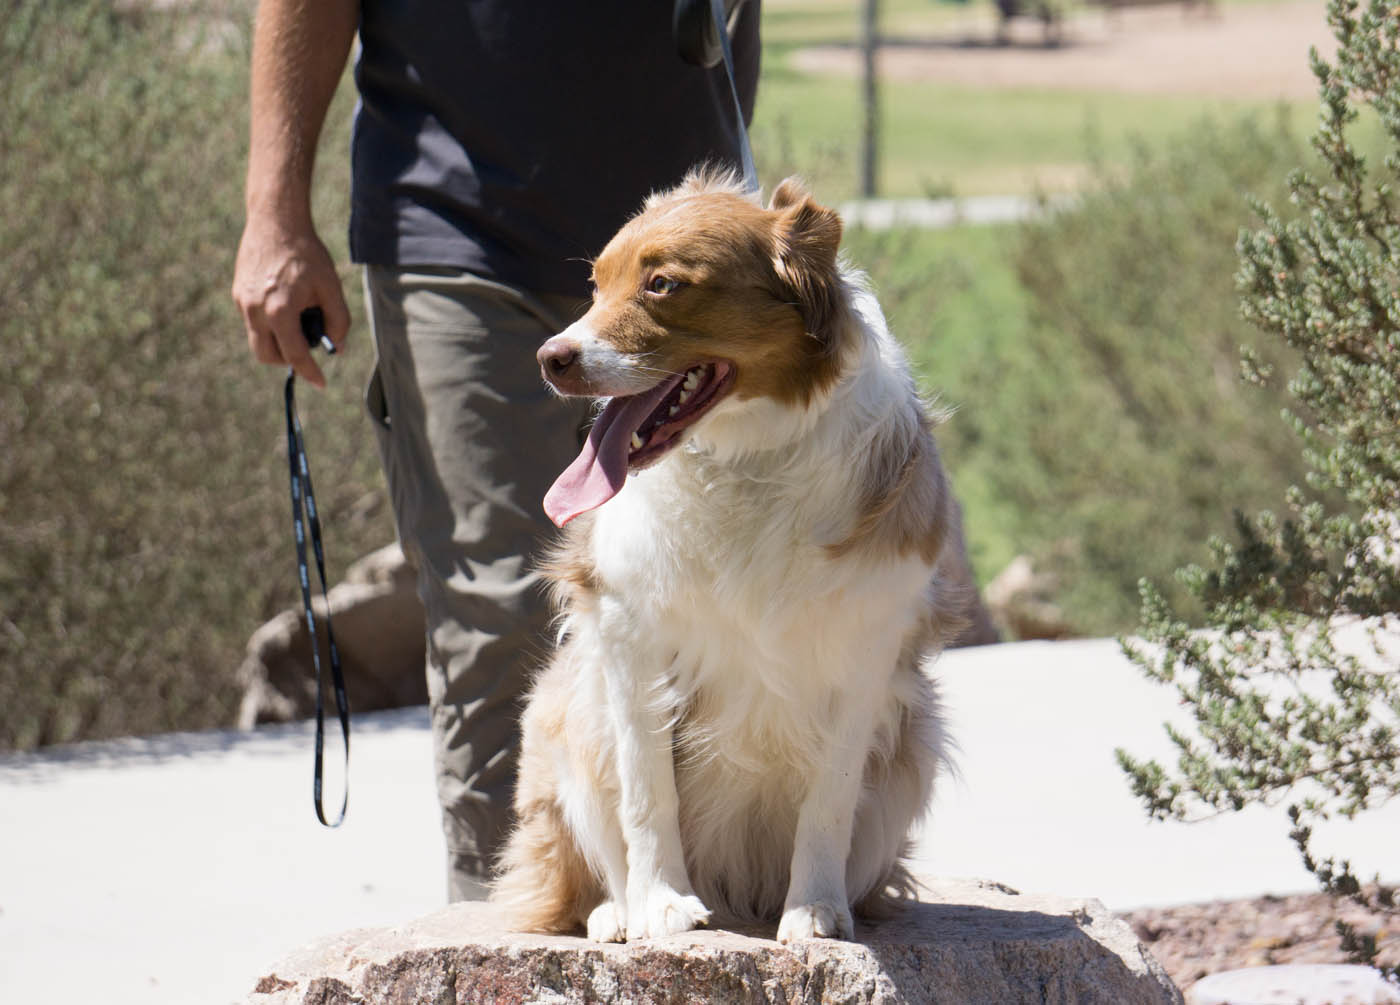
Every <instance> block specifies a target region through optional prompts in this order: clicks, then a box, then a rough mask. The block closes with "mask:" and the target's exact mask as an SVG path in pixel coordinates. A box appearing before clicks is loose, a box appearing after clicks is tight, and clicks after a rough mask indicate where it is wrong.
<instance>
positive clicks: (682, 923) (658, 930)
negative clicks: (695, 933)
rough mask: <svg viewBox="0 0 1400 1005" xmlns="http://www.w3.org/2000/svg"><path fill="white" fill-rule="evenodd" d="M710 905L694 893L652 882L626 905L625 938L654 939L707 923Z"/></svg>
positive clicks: (686, 930)
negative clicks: (642, 894) (636, 898)
mask: <svg viewBox="0 0 1400 1005" xmlns="http://www.w3.org/2000/svg"><path fill="white" fill-rule="evenodd" d="M709 920H710V909H709V908H708V907H706V906H705V905H704V904H702V903H701V902H700V898H699V897H697V896H695V895H694V894H684V893H677V892H676V891H675V890H673V889H671V888H670V887H669V886H654V887H652V888H651V889H650V890H648V891H646V893H645V894H644V896H643V897H640V898H638V902H637V903H636V904H629V905H628V908H627V938H628V939H653V938H656V937H658V936H661V935H675V934H677V933H678V932H688V931H690V930H691V929H692V928H696V927H698V926H700V925H704V924H706V923H708V922H709Z"/></svg>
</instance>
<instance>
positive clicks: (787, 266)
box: [768, 178, 841, 351]
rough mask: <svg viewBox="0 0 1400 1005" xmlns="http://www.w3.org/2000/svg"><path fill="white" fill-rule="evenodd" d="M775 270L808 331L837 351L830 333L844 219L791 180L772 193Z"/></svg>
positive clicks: (770, 207) (835, 306)
mask: <svg viewBox="0 0 1400 1005" xmlns="http://www.w3.org/2000/svg"><path fill="white" fill-rule="evenodd" d="M768 208H769V210H770V211H773V212H775V213H777V214H778V216H777V218H776V220H775V221H774V224H773V269H774V271H775V272H776V273H777V275H778V279H779V280H780V281H781V282H782V284H783V285H784V286H785V287H786V288H787V290H788V291H789V292H790V293H791V295H792V299H793V302H794V303H795V304H796V305H797V309H798V310H799V311H801V312H802V320H803V322H804V324H805V325H806V328H807V331H808V332H810V333H811V334H812V335H814V336H815V337H816V338H818V339H819V340H821V342H822V343H823V345H824V346H826V347H827V349H828V350H829V351H834V350H835V339H834V337H833V333H832V331H831V326H832V322H833V321H834V320H835V316H836V309H837V305H838V304H839V303H840V296H839V290H840V283H841V275H840V267H839V266H838V265H837V261H836V251H837V249H838V248H839V247H840V245H841V218H840V217H839V216H837V215H836V213H835V211H833V210H830V209H827V208H826V207H825V206H819V205H817V203H816V202H815V201H813V199H812V197H811V196H810V195H809V194H808V193H807V190H806V189H805V188H804V187H803V186H802V183H801V182H799V181H798V180H797V179H795V178H788V179H787V180H785V181H784V182H782V183H781V184H780V185H779V186H778V187H777V188H776V189H774V191H773V198H772V200H771V201H770V202H769V205H768Z"/></svg>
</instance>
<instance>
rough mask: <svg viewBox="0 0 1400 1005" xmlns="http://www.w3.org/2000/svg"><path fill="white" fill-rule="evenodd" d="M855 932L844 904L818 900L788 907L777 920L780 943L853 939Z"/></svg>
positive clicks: (849, 912) (848, 909)
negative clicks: (797, 940)
mask: <svg viewBox="0 0 1400 1005" xmlns="http://www.w3.org/2000/svg"><path fill="white" fill-rule="evenodd" d="M855 934H856V929H855V924H854V922H852V921H851V911H850V908H848V907H846V905H844V904H842V905H841V906H839V907H836V906H833V905H832V904H828V903H825V902H818V903H816V904H802V905H801V906H799V907H790V908H788V909H787V910H786V911H784V912H783V920H782V921H780V922H778V941H779V942H782V943H788V942H792V941H793V940H795V939H853V938H855Z"/></svg>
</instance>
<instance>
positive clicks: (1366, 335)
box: [1118, 0, 1400, 983]
mask: <svg viewBox="0 0 1400 1005" xmlns="http://www.w3.org/2000/svg"><path fill="white" fill-rule="evenodd" d="M1357 8H1358V4H1357V3H1356V0H1332V2H1331V3H1330V4H1329V8H1328V10H1329V13H1328V17H1329V21H1330V23H1331V25H1332V27H1333V30H1334V31H1335V33H1336V36H1337V39H1338V42H1339V49H1338V53H1337V61H1336V63H1335V65H1331V66H1329V65H1327V64H1326V63H1324V62H1323V61H1322V60H1320V59H1319V58H1318V57H1317V56H1316V54H1314V56H1313V68H1314V71H1315V72H1316V73H1317V76H1318V79H1319V81H1320V82H1321V85H1322V86H1321V90H1322V115H1321V122H1320V125H1319V128H1318V131H1317V134H1316V135H1315V137H1314V138H1313V144H1314V146H1315V147H1316V149H1317V150H1318V152H1319V153H1320V154H1321V156H1322V158H1323V170H1322V171H1321V172H1318V173H1317V174H1313V173H1309V172H1308V171H1304V170H1297V171H1294V173H1293V174H1292V175H1291V176H1290V178H1289V185H1288V187H1289V194H1290V199H1291V201H1292V202H1293V204H1294V205H1295V206H1296V207H1297V208H1298V209H1299V210H1300V211H1301V212H1300V213H1299V214H1298V215H1296V217H1295V218H1293V219H1284V218H1282V217H1281V216H1280V215H1279V214H1278V213H1277V212H1275V211H1274V210H1273V209H1271V208H1269V204H1272V205H1277V202H1276V201H1274V200H1272V199H1270V200H1267V201H1260V202H1259V203H1257V204H1256V205H1257V209H1258V212H1259V229H1258V230H1257V231H1254V232H1246V233H1244V234H1242V235H1241V236H1240V238H1239V242H1238V246H1237V247H1238V255H1239V266H1240V268H1239V287H1240V292H1241V294H1242V296H1243V302H1244V313H1245V315H1246V316H1247V317H1248V319H1249V320H1250V321H1251V322H1252V323H1253V324H1254V325H1256V326H1257V327H1258V328H1259V330H1260V331H1262V332H1264V333H1265V334H1266V335H1267V336H1268V342H1267V343H1266V344H1268V345H1287V346H1288V347H1289V348H1290V349H1291V351H1292V352H1293V353H1294V354H1295V355H1294V358H1295V361H1296V362H1295V365H1293V366H1292V367H1290V370H1291V371H1292V372H1293V373H1294V376H1293V379H1292V380H1291V382H1290V383H1289V390H1290V391H1291V393H1292V395H1293V396H1294V398H1295V404H1294V406H1293V408H1292V409H1291V413H1290V417H1291V419H1292V420H1293V421H1292V423H1291V425H1292V426H1293V427H1294V428H1295V429H1296V430H1297V432H1298V433H1300V434H1301V436H1302V440H1301V444H1297V443H1296V442H1295V450H1296V449H1298V448H1299V446H1301V448H1302V449H1301V450H1300V451H1299V452H1300V453H1302V455H1303V457H1304V458H1305V459H1306V461H1307V465H1308V473H1309V478H1308V484H1309V486H1310V490H1304V489H1301V488H1299V489H1295V490H1294V491H1293V492H1292V493H1291V494H1290V499H1289V508H1288V514H1289V515H1288V517H1287V518H1286V519H1283V520H1279V519H1277V518H1275V517H1274V516H1272V515H1270V514H1268V513H1265V514H1263V515H1261V516H1259V517H1258V518H1254V519H1251V518H1247V517H1245V516H1243V515H1239V516H1237V518H1236V532H1237V536H1238V543H1236V544H1227V543H1225V542H1224V541H1222V540H1216V541H1215V542H1214V543H1213V552H1214V556H1213V558H1214V561H1213V562H1212V563H1211V568H1209V569H1204V568H1201V567H1191V568H1188V569H1186V570H1184V571H1183V573H1182V577H1181V578H1182V580H1183V581H1184V582H1185V584H1186V585H1187V586H1188V587H1189V589H1190V591H1191V593H1192V594H1193V595H1194V597H1195V598H1196V599H1197V601H1198V603H1199V604H1200V605H1201V606H1202V607H1203V608H1204V609H1205V612H1206V617H1205V618H1204V620H1203V621H1201V622H1195V625H1200V624H1204V625H1205V626H1206V627H1207V628H1208V629H1209V630H1208V631H1199V630H1197V628H1196V627H1195V625H1193V622H1192V621H1191V620H1190V619H1188V618H1185V617H1183V616H1182V615H1181V614H1180V613H1179V612H1178V611H1177V610H1175V609H1174V608H1173V605H1172V604H1171V603H1169V602H1168V601H1167V600H1166V599H1164V598H1163V597H1162V596H1161V594H1160V593H1159V592H1158V591H1157V590H1156V589H1154V588H1153V587H1152V586H1150V585H1149V584H1148V583H1146V582H1144V584H1143V608H1142V621H1143V635H1144V637H1145V639H1146V640H1147V642H1148V643H1150V645H1143V644H1133V645H1130V646H1128V651H1129V653H1130V655H1132V656H1133V657H1134V658H1135V659H1136V660H1137V662H1138V663H1139V664H1140V665H1141V666H1142V667H1143V669H1144V670H1145V672H1146V673H1147V674H1148V676H1150V677H1151V678H1152V679H1154V680H1157V681H1161V682H1169V683H1172V684H1173V685H1174V686H1175V687H1176V688H1177V690H1178V692H1179V694H1180V697H1181V701H1182V704H1183V706H1184V707H1186V708H1188V709H1190V711H1191V713H1192V715H1193V717H1194V718H1195V720H1196V726H1197V735H1196V736H1189V735H1186V734H1184V733H1182V732H1175V731H1174V732H1172V733H1171V736H1172V740H1173V742H1174V743H1175V745H1176V747H1177V749H1178V757H1177V763H1176V765H1175V771H1171V772H1169V771H1168V770H1167V769H1166V768H1163V767H1162V766H1161V765H1160V764H1157V763H1156V762H1139V761H1137V760H1135V759H1134V758H1133V757H1132V756H1131V755H1130V754H1128V753H1126V752H1124V751H1119V753H1118V757H1119V761H1120V763H1121V764H1122V766H1123V767H1124V769H1125V770H1126V771H1127V772H1128V774H1129V776H1130V777H1131V779H1132V784H1133V788H1134V790H1135V792H1136V793H1137V794H1138V795H1139V796H1140V797H1141V798H1142V799H1143V801H1144V803H1145V804H1146V806H1147V808H1148V810H1149V812H1150V813H1151V814H1152V815H1153V816H1155V817H1177V818H1184V817H1188V816H1193V815H1199V814H1203V813H1213V812H1220V811H1225V810H1238V809H1242V808H1243V807H1245V806H1247V805H1251V804H1255V803H1264V804H1269V803H1272V802H1275V801H1278V800H1286V801H1287V802H1288V804H1289V814H1290V817H1291V818H1292V832H1291V834H1290V836H1291V838H1292V839H1293V841H1294V842H1295V843H1296V844H1297V846H1298V849H1299V852H1300V853H1301V855H1302V858H1303V862H1304V865H1305V866H1306V867H1307V868H1308V869H1309V871H1311V872H1312V873H1313V874H1314V875H1315V876H1316V877H1317V878H1318V880H1319V881H1320V882H1321V884H1322V886H1323V887H1324V888H1325V889H1327V890H1328V891H1330V892H1332V893H1334V894H1339V895H1347V896H1352V897H1355V898H1357V899H1359V900H1361V901H1362V902H1369V904H1370V906H1372V907H1375V908H1380V909H1385V910H1388V911H1389V912H1390V913H1391V914H1392V915H1394V914H1396V913H1397V912H1400V901H1397V899H1396V896H1395V895H1396V889H1395V888H1394V887H1386V886H1385V885H1383V884H1382V883H1380V882H1379V879H1377V882H1376V883H1375V885H1374V886H1373V887H1371V888H1370V889H1366V888H1363V886H1362V884H1361V882H1360V880H1359V879H1358V878H1357V876H1356V875H1355V874H1354V872H1353V870H1352V866H1351V864H1350V863H1349V862H1345V861H1344V862H1342V863H1341V864H1340V865H1338V863H1337V861H1336V860H1335V859H1332V858H1318V857H1316V856H1315V855H1314V853H1313V852H1312V850H1311V846H1310V841H1311V838H1312V825H1313V823H1314V822H1315V821H1317V820H1320V819H1326V818H1327V817H1328V816H1331V815H1340V816H1343V817H1347V818H1350V817H1353V816H1355V815H1356V814H1358V813H1361V812H1364V811H1366V810H1368V809H1371V808H1374V807H1377V806H1380V805H1382V804H1383V803H1385V802H1386V801H1388V800H1390V799H1393V798H1394V797H1395V796H1397V795H1400V673H1397V667H1396V661H1397V651H1396V648H1397V638H1400V293H1397V280H1400V267H1397V259H1396V249H1397V247H1400V206H1397V205H1396V202H1395V194H1394V186H1395V182H1396V179H1397V175H1400V48H1397V46H1400V21H1397V19H1396V17H1395V12H1394V10H1393V8H1392V7H1391V4H1390V3H1389V2H1385V3H1381V2H1372V3H1371V4H1370V5H1369V7H1368V8H1367V9H1366V10H1365V11H1364V12H1362V13H1361V14H1359V15H1358V13H1357ZM1358 106H1360V107H1366V108H1369V109H1371V110H1372V111H1373V112H1374V113H1375V114H1376V115H1377V116H1378V118H1379V121H1380V124H1381V126H1382V128H1383V129H1384V131H1385V134H1386V136H1387V150H1386V156H1385V157H1384V158H1383V159H1381V160H1380V164H1379V166H1377V165H1376V164H1375V163H1374V162H1372V161H1369V160H1368V158H1366V157H1364V156H1362V155H1361V154H1359V153H1358V151H1357V148H1356V146H1355V145H1354V143H1353V135H1354V132H1355V125H1356V122H1357V119H1358V112H1357V108H1358ZM1249 363H1250V366H1251V368H1254V369H1260V370H1265V369H1266V367H1265V366H1264V365H1263V364H1261V363H1260V362H1259V361H1257V360H1254V359H1251V360H1250V361H1249ZM1265 375H1266V374H1261V377H1262V376H1265ZM1279 425H1280V426H1282V425H1283V423H1280V424H1279ZM1322 491H1330V492H1332V493H1334V494H1337V495H1340V496H1341V497H1342V499H1343V502H1342V504H1337V503H1335V502H1333V503H1332V504H1328V503H1327V501H1326V500H1325V499H1319V498H1318V493H1319V492H1322ZM1395 864H1396V863H1395V861H1394V859H1393V858H1392V860H1391V861H1389V862H1386V863H1376V866H1377V868H1394V867H1395ZM1339 929H1340V930H1341V934H1342V936H1343V945H1344V946H1345V947H1346V948H1348V949H1350V950H1352V951H1353V952H1354V954H1355V956H1356V958H1358V959H1360V960H1362V961H1365V962H1370V963H1375V962H1377V961H1376V943H1375V939H1374V938H1368V937H1365V936H1360V935H1358V934H1357V933H1356V932H1355V931H1353V930H1351V929H1350V928H1348V927H1347V926H1344V925H1340V926H1339ZM1386 969H1387V973H1388V974H1389V976H1390V977H1391V979H1393V980H1395V981H1396V982H1397V983H1400V960H1391V961H1390V964H1389V966H1388V968H1386Z"/></svg>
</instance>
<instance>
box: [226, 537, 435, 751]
mask: <svg viewBox="0 0 1400 1005" xmlns="http://www.w3.org/2000/svg"><path fill="white" fill-rule="evenodd" d="M417 580H418V573H417V571H416V570H415V569H414V568H413V566H412V565H410V564H409V563H408V560H407V559H406V558H404V554H403V552H402V551H401V550H400V549H399V546H398V545H397V544H392V545H389V546H387V547H384V548H380V549H379V550H378V551H375V552H371V553H370V554H369V555H366V556H365V557H364V558H362V559H360V560H359V561H358V562H356V563H355V564H354V565H352V566H350V568H349V569H347V570H346V574H345V580H344V581H343V582H340V583H337V584H336V585H335V586H333V587H331V589H330V590H329V591H327V594H326V600H328V601H329V608H330V614H331V620H332V624H333V627H334V630H335V642H336V647H337V649H339V651H340V662H341V669H342V670H343V671H344V674H345V690H346V693H347V695H348V697H349V699H350V708H351V711H352V712H372V711H375V710H376V709H384V708H403V707H405V706H410V705H424V704H427V701H428V686H427V681H426V677H425V676H424V673H423V662H424V655H425V651H426V648H427V642H426V639H425V636H424V627H423V626H424V614H423V604H422V602H421V601H420V600H419V599H418V591H417ZM326 600H322V598H321V597H320V596H313V598H312V610H313V611H314V612H315V614H316V630H317V634H318V635H319V636H320V641H321V659H322V666H323V668H324V669H325V672H326V673H327V675H329V672H330V669H329V666H327V665H326V663H325V652H326V649H325V638H326V636H325V624H326V609H327V604H326ZM238 680H239V682H240V683H241V684H242V685H243V700H242V703H241V705H240V707H239V711H238V725H239V728H241V729H251V728H252V727H253V726H256V725H257V724H258V723H261V722H290V721H293V720H296V719H305V718H307V717H309V716H311V715H312V714H314V712H315V709H316V670H315V666H314V664H313V663H312V660H311V644H310V635H309V634H308V632H307V630H306V618H305V615H304V614H303V613H302V609H301V605H300V604H298V605H297V606H296V607H295V608H294V609H292V610H287V611H283V612H282V613H280V614H278V615H277V616H276V617H275V618H273V619H272V620H271V621H269V622H268V623H267V624H265V625H263V626H262V627H261V628H259V629H258V630H257V631H256V632H254V633H253V637H252V638H251V639H249V640H248V650H247V655H246V656H245V657H244V660H243V665H242V666H240V667H239V668H238ZM327 680H328V681H329V677H327ZM327 693H328V694H329V689H328V690H327ZM332 704H333V703H332Z"/></svg>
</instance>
